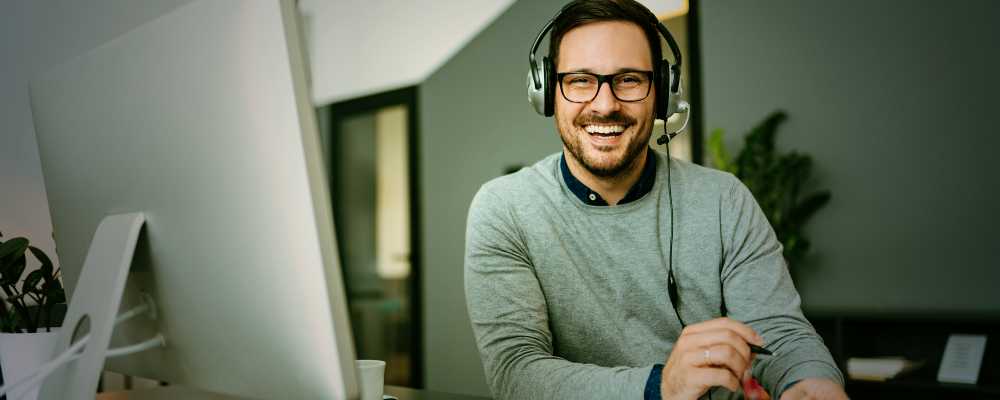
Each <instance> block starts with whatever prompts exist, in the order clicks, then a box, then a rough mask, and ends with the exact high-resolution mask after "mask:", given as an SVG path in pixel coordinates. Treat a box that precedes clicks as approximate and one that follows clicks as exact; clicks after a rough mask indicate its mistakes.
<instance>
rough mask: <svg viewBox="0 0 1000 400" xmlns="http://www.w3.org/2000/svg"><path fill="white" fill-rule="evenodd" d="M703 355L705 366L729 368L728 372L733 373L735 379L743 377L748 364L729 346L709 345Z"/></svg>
mask: <svg viewBox="0 0 1000 400" xmlns="http://www.w3.org/2000/svg"><path fill="white" fill-rule="evenodd" d="M705 355H706V357H705V359H706V361H707V362H708V365H707V366H712V367H725V368H729V373H731V374H733V377H734V378H736V380H737V381H739V380H741V379H743V372H744V371H746V370H747V367H748V366H749V365H748V364H747V362H746V360H744V359H743V357H742V356H740V354H739V353H737V352H736V351H735V350H733V348H732V347H729V346H712V347H709V348H708V352H706V354H705Z"/></svg>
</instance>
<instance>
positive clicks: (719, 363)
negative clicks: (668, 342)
mask: <svg viewBox="0 0 1000 400" xmlns="http://www.w3.org/2000/svg"><path fill="white" fill-rule="evenodd" d="M747 343H750V344H755V345H758V346H763V345H764V339H762V338H761V337H760V336H758V335H757V332H754V330H753V329H750V327H749V326H746V325H744V324H741V323H739V322H736V321H733V320H731V319H729V318H726V317H722V318H716V319H713V320H708V321H705V322H701V323H698V324H694V325H690V326H688V327H686V328H684V330H683V331H681V336H680V337H679V338H677V343H676V344H675V345H674V350H673V351H672V352H671V353H670V358H669V359H667V363H666V364H665V365H664V366H663V378H662V380H661V381H660V395H661V396H662V397H663V398H664V399H671V400H674V399H676V400H682V399H684V400H686V399H697V398H698V396H701V395H702V394H704V393H705V392H706V391H708V389H710V388H711V387H713V386H722V387H725V388H727V389H729V390H731V391H733V392H737V391H739V389H740V380H741V379H743V373H744V371H747V370H749V369H750V363H751V362H753V360H754V359H755V358H757V355H756V354H753V353H751V352H750V347H749V346H747Z"/></svg>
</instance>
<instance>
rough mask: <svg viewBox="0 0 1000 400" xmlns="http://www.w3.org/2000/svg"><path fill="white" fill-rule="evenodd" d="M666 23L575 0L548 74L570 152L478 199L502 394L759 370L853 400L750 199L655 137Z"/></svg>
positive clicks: (477, 318)
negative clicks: (673, 154) (756, 349)
mask: <svg viewBox="0 0 1000 400" xmlns="http://www.w3.org/2000/svg"><path fill="white" fill-rule="evenodd" d="M657 24H658V22H656V21H655V17H652V14H651V13H649V11H648V10H647V9H645V7H643V6H642V5H640V4H638V3H636V2H634V1H631V0H583V1H578V2H574V3H571V4H570V5H568V6H567V7H565V8H564V9H563V10H562V11H561V12H560V14H558V15H557V17H556V18H555V19H554V21H553V24H552V37H551V39H550V48H549V54H550V56H551V64H547V65H551V68H552V69H554V71H547V70H546V69H543V71H542V72H543V74H542V75H543V78H544V79H546V80H547V81H546V84H547V85H549V86H548V87H549V89H550V91H549V97H547V101H548V100H551V101H552V102H553V104H552V109H551V114H552V115H553V116H555V118H556V126H557V128H558V131H559V135H560V137H561V138H562V142H563V150H562V151H561V152H559V153H557V154H553V155H552V156H550V157H548V158H546V159H544V160H542V161H540V162H538V163H537V164H535V165H534V166H532V167H530V168H525V169H523V170H521V171H519V172H517V173H515V174H511V175H508V176H505V177H502V178H499V179H496V180H493V181H491V182H489V183H487V184H485V185H483V187H482V188H481V189H480V191H479V193H478V194H477V195H476V197H475V199H474V200H473V203H472V206H471V208H470V211H469V220H468V227H467V233H466V261H465V283H466V297H467V301H468V308H469V314H470V317H471V319H472V324H473V329H474V331H475V334H476V340H477V342H478V345H479V349H480V354H481V355H482V358H483V364H484V366H485V367H486V373H487V377H488V380H489V384H490V388H491V390H492V392H493V394H494V396H496V397H497V398H498V399H530V398H537V399H553V398H574V399H577V398H594V399H611V398H622V399H660V398H664V399H696V398H699V397H705V398H711V399H716V400H717V399H728V398H739V397H740V383H741V380H743V381H745V380H747V377H748V376H751V375H752V376H753V377H754V378H756V379H757V380H758V381H760V382H761V384H762V385H763V386H764V388H765V389H766V390H767V391H768V392H769V393H771V394H772V395H773V396H775V398H779V396H780V399H783V400H789V399H792V400H794V399H808V398H814V399H846V395H845V394H844V392H843V390H842V388H841V386H842V384H843V377H842V376H841V374H840V372H839V370H838V369H837V367H836V365H835V364H834V363H833V360H832V358H831V357H830V354H829V352H828V351H827V349H826V348H825V347H824V346H823V344H822V341H821V339H820V338H819V336H818V335H816V333H815V331H814V330H813V329H812V326H810V325H809V323H808V322H807V321H806V319H805V318H804V317H803V316H802V312H801V311H800V309H799V296H798V293H797V292H796V291H795V288H794V286H793V285H792V282H791V279H790V278H789V276H788V272H787V269H786V267H785V264H784V260H783V258H782V256H781V250H782V249H781V245H780V244H779V243H778V241H777V240H776V238H775V235H774V232H773V231H772V230H771V228H770V225H769V224H768V222H767V219H766V218H765V217H764V215H763V214H762V213H761V211H760V209H759V207H758V206H757V204H756V202H755V201H754V199H753V196H752V195H751V194H750V193H749V191H747V189H746V188H745V187H744V186H743V185H742V184H741V183H740V182H739V181H738V180H737V179H736V178H735V177H733V176H732V175H730V174H726V173H722V172H719V171H714V170H710V169H706V168H703V167H700V166H697V165H694V164H691V163H687V162H683V161H680V160H676V159H672V158H670V157H668V156H667V155H665V154H663V153H660V152H658V151H654V150H652V149H650V148H649V147H648V143H649V138H650V135H651V134H652V130H653V121H654V120H655V119H656V116H657V115H658V114H657V110H658V108H657V107H658V105H659V104H660V103H658V102H662V101H667V96H670V95H671V94H670V93H666V92H667V91H668V89H666V88H667V87H669V85H661V86H657V85H658V82H664V81H663V80H664V79H667V80H669V79H670V77H669V72H666V73H664V72H663V71H669V69H668V68H661V63H663V62H665V61H663V60H662V55H661V53H662V51H661V46H660V39H659V34H658V33H657V28H656V25H657ZM664 31H665V30H664ZM671 40H672V39H671ZM668 66H669V65H668ZM677 70H678V71H679V68H678V69H677ZM656 71H660V72H656ZM668 82H669V81H668ZM675 90H676V89H672V90H670V91H675ZM543 109H544V108H543ZM548 113H549V112H546V114H548ZM661 116H662V114H661ZM750 345H755V346H766V347H767V348H768V349H770V350H772V351H774V352H775V355H770V356H764V355H761V356H759V357H758V355H757V354H754V353H752V352H751V348H750Z"/></svg>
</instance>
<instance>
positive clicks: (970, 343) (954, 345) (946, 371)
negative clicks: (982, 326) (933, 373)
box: [937, 334, 986, 384]
mask: <svg viewBox="0 0 1000 400" xmlns="http://www.w3.org/2000/svg"><path fill="white" fill-rule="evenodd" d="M985 349H986V335H959V334H952V335H951V336H949V337H948V345H947V346H945V348H944V358H943V359H942V360H941V369H939V370H938V377H937V379H938V381H941V382H956V383H973V384H974V383H976V381H977V380H978V379H979V367H980V366H981V365H982V362H983V351H984V350H985Z"/></svg>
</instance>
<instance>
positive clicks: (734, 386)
mask: <svg viewBox="0 0 1000 400" xmlns="http://www.w3.org/2000/svg"><path fill="white" fill-rule="evenodd" d="M694 376H696V377H699V376H701V377H703V378H702V379H703V380H702V382H701V383H702V385H703V386H702V387H708V388H709V389H711V387H712V386H722V387H724V388H726V389H729V391H730V392H733V393H737V392H739V391H740V381H739V379H736V377H734V376H733V374H731V373H729V371H726V370H724V369H721V368H699V369H698V371H697V372H696V373H695V374H694Z"/></svg>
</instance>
